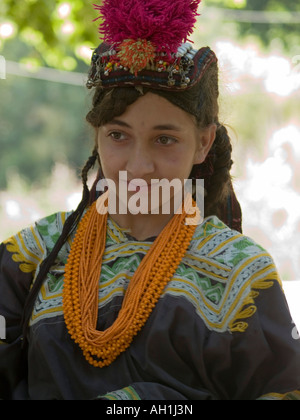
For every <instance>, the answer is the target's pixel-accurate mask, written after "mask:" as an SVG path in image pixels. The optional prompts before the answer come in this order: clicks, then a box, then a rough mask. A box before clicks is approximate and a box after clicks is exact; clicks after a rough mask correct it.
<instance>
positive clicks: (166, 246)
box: [63, 195, 199, 367]
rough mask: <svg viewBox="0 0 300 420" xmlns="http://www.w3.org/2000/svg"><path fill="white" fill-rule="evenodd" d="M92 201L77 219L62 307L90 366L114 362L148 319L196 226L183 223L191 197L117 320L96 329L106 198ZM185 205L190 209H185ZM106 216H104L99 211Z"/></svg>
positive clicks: (148, 259) (148, 258)
mask: <svg viewBox="0 0 300 420" xmlns="http://www.w3.org/2000/svg"><path fill="white" fill-rule="evenodd" d="M98 200H100V201H101V202H100V204H99V202H98V203H97V206H96V202H95V203H93V204H92V205H91V206H90V208H89V209H88V210H87V212H86V214H85V215H84V217H83V218H82V220H81V221H80V223H79V225H78V228H77V232H76V235H75V238H74V241H73V243H72V247H71V251H70V254H69V257H68V262H67V264H66V267H65V279H64V290H63V309H64V317H65V322H66V326H67V329H68V331H69V333H70V335H71V338H72V339H73V340H74V341H75V342H76V343H77V344H78V345H79V346H80V348H81V349H82V351H83V354H84V356H85V358H86V360H87V361H88V362H89V363H90V364H91V365H93V366H96V367H103V366H107V365H109V364H110V363H112V362H113V361H114V360H115V359H116V358H117V357H118V356H119V355H120V354H121V353H122V352H124V351H125V350H126V349H127V348H128V347H129V346H130V344H131V342H132V340H133V339H134V337H135V335H136V334H137V333H138V332H139V331H140V330H141V328H142V327H143V326H144V324H145V323H146V321H147V319H148V318H149V316H150V314H151V312H152V310H153V308H154V307H155V305H156V303H157V301H158V299H159V298H160V296H161V295H162V293H163V290H164V288H165V286H166V285H167V283H168V282H169V281H170V280H171V278H172V277H173V275H174V273H175V271H176V269H177V267H178V265H179V264H180V262H181V260H182V258H183V256H184V254H185V252H186V250H187V249H188V247H189V244H190V241H191V239H192V236H193V234H194V231H195V228H196V224H193V225H189V224H186V223H185V221H186V218H187V217H189V216H188V215H189V214H190V213H191V207H192V206H193V207H194V209H195V210H196V214H197V217H199V210H198V208H197V207H196V204H195V202H194V201H192V200H191V199H189V200H187V202H188V203H189V204H188V205H186V204H185V206H184V208H183V210H182V211H181V212H180V213H176V214H175V215H174V216H173V217H172V219H171V220H170V221H169V223H168V224H167V225H166V226H165V228H164V229H163V230H162V232H161V233H160V234H159V236H158V237H157V238H156V240H155V241H154V242H153V244H152V246H151V248H150V249H149V251H148V253H147V254H146V255H145V257H144V258H143V259H142V261H141V263H140V265H139V266H138V268H137V270H136V272H135V273H134V275H133V277H132V279H131V280H130V283H129V285H128V288H127V290H126V293H125V296H124V299H123V303H122V307H121V309H120V311H119V314H118V317H117V319H116V320H115V322H114V323H113V324H112V325H111V326H110V327H109V328H107V329H106V330H104V331H99V330H97V329H96V325H97V318H98V309H99V297H98V293H99V283H100V273H101V262H102V256H103V253H104V251H105V244H106V225H107V213H106V214H100V213H99V208H100V207H101V206H102V207H103V206H104V203H105V200H106V195H103V196H101V197H100V198H99V199H98ZM187 207H189V208H187ZM102 213H105V212H102Z"/></svg>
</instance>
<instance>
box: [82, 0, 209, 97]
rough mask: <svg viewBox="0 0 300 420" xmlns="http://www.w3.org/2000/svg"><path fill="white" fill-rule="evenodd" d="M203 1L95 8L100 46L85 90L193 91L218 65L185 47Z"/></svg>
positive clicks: (143, 1) (141, 1)
mask: <svg viewBox="0 0 300 420" xmlns="http://www.w3.org/2000/svg"><path fill="white" fill-rule="evenodd" d="M200 2H201V0H173V1H172V2H171V1H170V0H104V1H103V4H102V5H101V6H97V5H95V8H96V9H97V10H98V11H99V12H100V16H99V17H98V18H97V19H99V18H101V19H102V23H101V25H100V27H99V32H100V34H101V36H102V39H103V43H102V44H100V45H99V47H98V48H96V49H95V50H94V53H93V56H92V63H91V69H90V72H89V75H88V80H87V87H88V88H92V87H98V86H99V87H102V88H103V89H104V88H111V87H117V86H119V87H120V86H137V85H140V86H141V85H142V86H148V87H151V88H157V89H164V90H183V89H187V88H189V87H192V86H193V85H194V84H195V83H196V82H197V81H198V80H199V78H201V77H202V74H203V72H204V71H205V69H206V68H207V66H208V65H209V64H210V63H211V62H213V61H216V56H215V54H214V53H213V51H211V50H210V49H209V48H208V47H207V48H202V49H200V50H196V49H194V48H193V45H192V44H191V43H189V42H188V41H189V40H188V36H189V35H190V34H191V33H192V31H193V27H194V24H195V22H196V17H197V16H198V13H197V10H198V6H199V4H200Z"/></svg>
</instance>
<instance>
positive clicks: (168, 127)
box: [107, 119, 181, 131]
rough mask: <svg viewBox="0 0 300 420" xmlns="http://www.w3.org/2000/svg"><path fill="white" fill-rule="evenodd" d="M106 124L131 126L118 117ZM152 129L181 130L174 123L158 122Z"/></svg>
mask: <svg viewBox="0 0 300 420" xmlns="http://www.w3.org/2000/svg"><path fill="white" fill-rule="evenodd" d="M107 125H119V126H120V127H127V128H132V127H131V125H129V124H128V123H126V122H125V121H122V120H119V119H113V120H111V121H110V122H109V123H107ZM153 129H154V130H166V131H181V128H180V127H179V126H177V125H174V124H158V125H155V126H154V127H153Z"/></svg>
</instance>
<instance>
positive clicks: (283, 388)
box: [223, 281, 300, 400]
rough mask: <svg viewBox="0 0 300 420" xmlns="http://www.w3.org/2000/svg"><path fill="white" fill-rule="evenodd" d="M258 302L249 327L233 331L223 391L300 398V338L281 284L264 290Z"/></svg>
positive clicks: (244, 395) (243, 396) (246, 396)
mask: <svg viewBox="0 0 300 420" xmlns="http://www.w3.org/2000/svg"><path fill="white" fill-rule="evenodd" d="M255 304H256V308H257V309H256V312H255V314H254V315H252V316H251V317H250V318H248V327H247V329H246V330H245V331H244V332H233V333H232V343H231V346H230V355H227V360H228V361H230V363H231V367H229V369H228V373H230V375H227V378H228V377H229V378H231V379H230V380H229V381H227V380H226V381H225V383H224V385H225V387H224V386H223V392H225V389H226V388H227V392H229V395H230V399H250V400H254V399H263V400H274V399H277V400H287V399H299V397H300V392H299V391H300V340H299V336H298V334H294V332H295V324H294V322H293V320H292V317H291V315H290V311H289V308H288V304H287V302H286V299H285V296H284V293H283V291H282V288H281V284H280V283H279V282H277V281H276V282H274V284H273V286H272V287H270V288H268V289H265V290H261V291H260V293H259V296H258V297H257V298H256V299H255ZM225 357H226V355H224V358H225Z"/></svg>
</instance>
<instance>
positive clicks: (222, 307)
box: [177, 217, 281, 332]
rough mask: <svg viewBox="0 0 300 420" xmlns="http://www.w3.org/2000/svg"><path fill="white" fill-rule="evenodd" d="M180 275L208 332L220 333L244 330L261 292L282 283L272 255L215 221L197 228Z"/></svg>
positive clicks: (179, 271)
mask: <svg viewBox="0 0 300 420" xmlns="http://www.w3.org/2000/svg"><path fill="white" fill-rule="evenodd" d="M177 274H178V275H179V276H180V278H181V279H182V280H181V281H183V283H185V285H186V284H188V286H189V294H190V295H192V294H193V302H194V303H195V304H196V306H197V311H198V312H199V314H201V318H202V319H203V320H204V322H205V323H206V325H207V326H208V328H210V329H214V330H217V331H220V332H221V331H226V330H230V331H232V332H233V331H240V332H242V331H245V330H246V329H247V326H248V324H247V322H245V319H246V318H248V317H251V316H252V315H253V314H254V313H255V311H256V305H255V299H256V298H257V297H258V295H259V292H260V290H262V289H268V288H270V287H272V286H273V284H274V282H279V283H280V284H281V282H280V279H279V276H278V272H277V269H276V267H275V264H274V261H273V258H272V257H271V256H270V254H269V253H268V252H267V251H266V250H265V249H264V248H263V247H261V246H260V245H259V244H257V243H256V242H255V241H254V240H253V239H251V238H249V237H247V236H245V235H242V234H241V233H239V232H237V231H235V230H232V229H230V228H229V227H228V226H226V225H225V224H224V223H223V222H221V221H220V220H219V219H218V218H217V217H209V218H207V219H205V220H204V221H203V223H202V224H201V225H199V226H198V227H197V229H196V231H195V234H194V236H193V239H192V241H191V245H190V247H189V249H188V251H187V253H186V255H185V257H184V259H183V260H182V264H181V265H180V267H179V269H178V270H177ZM191 291H192V292H193V293H191Z"/></svg>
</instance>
